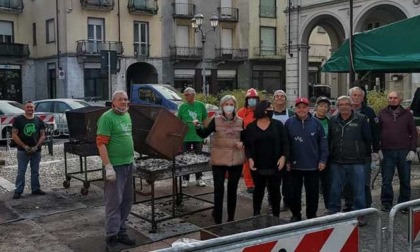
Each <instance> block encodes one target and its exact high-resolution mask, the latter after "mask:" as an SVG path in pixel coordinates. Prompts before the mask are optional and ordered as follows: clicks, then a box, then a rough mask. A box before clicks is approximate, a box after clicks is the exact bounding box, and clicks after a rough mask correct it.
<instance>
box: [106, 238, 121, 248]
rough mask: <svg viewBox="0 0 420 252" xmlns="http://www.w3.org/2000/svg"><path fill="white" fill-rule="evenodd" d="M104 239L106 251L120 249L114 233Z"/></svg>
mask: <svg viewBox="0 0 420 252" xmlns="http://www.w3.org/2000/svg"><path fill="white" fill-rule="evenodd" d="M105 241H106V251H108V252H116V251H121V247H120V246H119V243H118V241H117V236H116V235H114V236H110V237H108V238H106V240H105Z"/></svg>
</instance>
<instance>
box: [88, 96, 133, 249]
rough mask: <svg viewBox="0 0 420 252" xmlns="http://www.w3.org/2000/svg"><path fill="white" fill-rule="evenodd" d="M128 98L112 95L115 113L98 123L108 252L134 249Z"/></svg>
mask: <svg viewBox="0 0 420 252" xmlns="http://www.w3.org/2000/svg"><path fill="white" fill-rule="evenodd" d="M127 112H128V97H127V93H126V92H125V91H116V92H115V93H114V94H113V95H112V109H110V110H108V111H107V112H105V113H104V114H103V115H102V116H101V117H100V118H99V120H98V130H97V137H96V144H97V146H98V150H99V155H100V156H101V159H102V164H103V166H104V167H105V177H106V179H105V185H104V198H105V229H106V247H107V251H120V250H121V248H120V247H119V243H121V244H124V245H129V246H132V245H135V243H136V241H135V240H134V239H131V238H129V237H128V235H127V226H126V223H125V222H126V220H127V217H128V215H129V214H130V210H131V205H132V196H133V168H134V165H133V164H134V143H133V136H132V125H131V117H130V114H129V113H127Z"/></svg>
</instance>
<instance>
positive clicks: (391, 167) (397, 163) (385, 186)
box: [381, 150, 411, 206]
mask: <svg viewBox="0 0 420 252" xmlns="http://www.w3.org/2000/svg"><path fill="white" fill-rule="evenodd" d="M408 152H409V150H382V153H383V154H384V159H383V160H382V170H381V172H382V188H381V202H382V205H387V206H392V203H393V199H394V190H393V189H392V179H393V178H394V173H395V167H397V170H398V177H399V179H400V194H399V196H398V203H401V202H406V201H409V200H410V196H411V186H410V173H411V167H410V166H411V162H409V161H407V160H405V159H406V157H407V154H408Z"/></svg>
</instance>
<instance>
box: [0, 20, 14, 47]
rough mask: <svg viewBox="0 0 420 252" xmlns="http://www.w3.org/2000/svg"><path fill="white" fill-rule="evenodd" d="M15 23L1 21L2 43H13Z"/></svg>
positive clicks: (0, 41) (0, 34) (0, 35)
mask: <svg viewBox="0 0 420 252" xmlns="http://www.w3.org/2000/svg"><path fill="white" fill-rule="evenodd" d="M13 42H14V39H13V22H9V21H0V43H9V44H11V43H13Z"/></svg>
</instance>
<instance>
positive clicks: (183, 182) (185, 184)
mask: <svg viewBox="0 0 420 252" xmlns="http://www.w3.org/2000/svg"><path fill="white" fill-rule="evenodd" d="M181 186H182V188H187V187H188V181H187V180H182V184H181Z"/></svg>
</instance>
